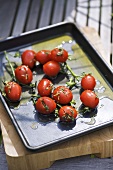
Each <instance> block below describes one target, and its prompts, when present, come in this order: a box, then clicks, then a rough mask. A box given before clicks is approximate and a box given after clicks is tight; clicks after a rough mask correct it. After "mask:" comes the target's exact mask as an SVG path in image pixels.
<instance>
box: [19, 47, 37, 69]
mask: <svg viewBox="0 0 113 170" xmlns="http://www.w3.org/2000/svg"><path fill="white" fill-rule="evenodd" d="M35 56H36V53H35V51H33V50H26V51H24V52H23V53H22V55H21V59H22V64H23V65H26V66H28V67H29V68H30V69H32V68H33V67H34V66H35V63H36V60H35Z"/></svg>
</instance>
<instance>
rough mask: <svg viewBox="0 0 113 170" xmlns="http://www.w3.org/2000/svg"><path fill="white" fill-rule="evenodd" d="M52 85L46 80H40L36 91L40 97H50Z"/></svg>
mask: <svg viewBox="0 0 113 170" xmlns="http://www.w3.org/2000/svg"><path fill="white" fill-rule="evenodd" d="M52 87H53V83H52V82H51V81H50V80H48V79H42V80H40V82H39V83H38V86H37V90H38V93H39V95H40V96H50V94H51V90H52Z"/></svg>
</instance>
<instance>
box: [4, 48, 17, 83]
mask: <svg viewBox="0 0 113 170" xmlns="http://www.w3.org/2000/svg"><path fill="white" fill-rule="evenodd" d="M4 54H5V58H6V60H7V62H8V64H9V66H10V68H11V71H12V76H13V79H14V80H16V79H15V71H14V68H13V66H12V64H11V62H10V60H9V58H8V55H7V52H6V51H4Z"/></svg>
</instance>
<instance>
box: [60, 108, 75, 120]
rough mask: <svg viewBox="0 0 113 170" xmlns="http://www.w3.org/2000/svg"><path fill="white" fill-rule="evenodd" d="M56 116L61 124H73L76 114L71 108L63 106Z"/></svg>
mask: <svg viewBox="0 0 113 170" xmlns="http://www.w3.org/2000/svg"><path fill="white" fill-rule="evenodd" d="M58 114H59V117H60V120H61V121H62V122H73V121H74V120H75V118H76V117H77V114H78V113H77V111H76V109H74V108H73V107H72V106H63V107H61V108H60V110H59V112H58Z"/></svg>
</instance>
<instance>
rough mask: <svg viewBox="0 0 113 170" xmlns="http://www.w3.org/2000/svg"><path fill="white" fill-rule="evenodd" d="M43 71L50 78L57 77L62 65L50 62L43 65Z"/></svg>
mask: <svg viewBox="0 0 113 170" xmlns="http://www.w3.org/2000/svg"><path fill="white" fill-rule="evenodd" d="M43 71H44V73H45V74H46V75H48V76H49V77H55V76H57V74H58V73H59V71H60V64H59V63H58V62H56V61H48V62H47V63H46V64H44V65H43Z"/></svg>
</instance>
